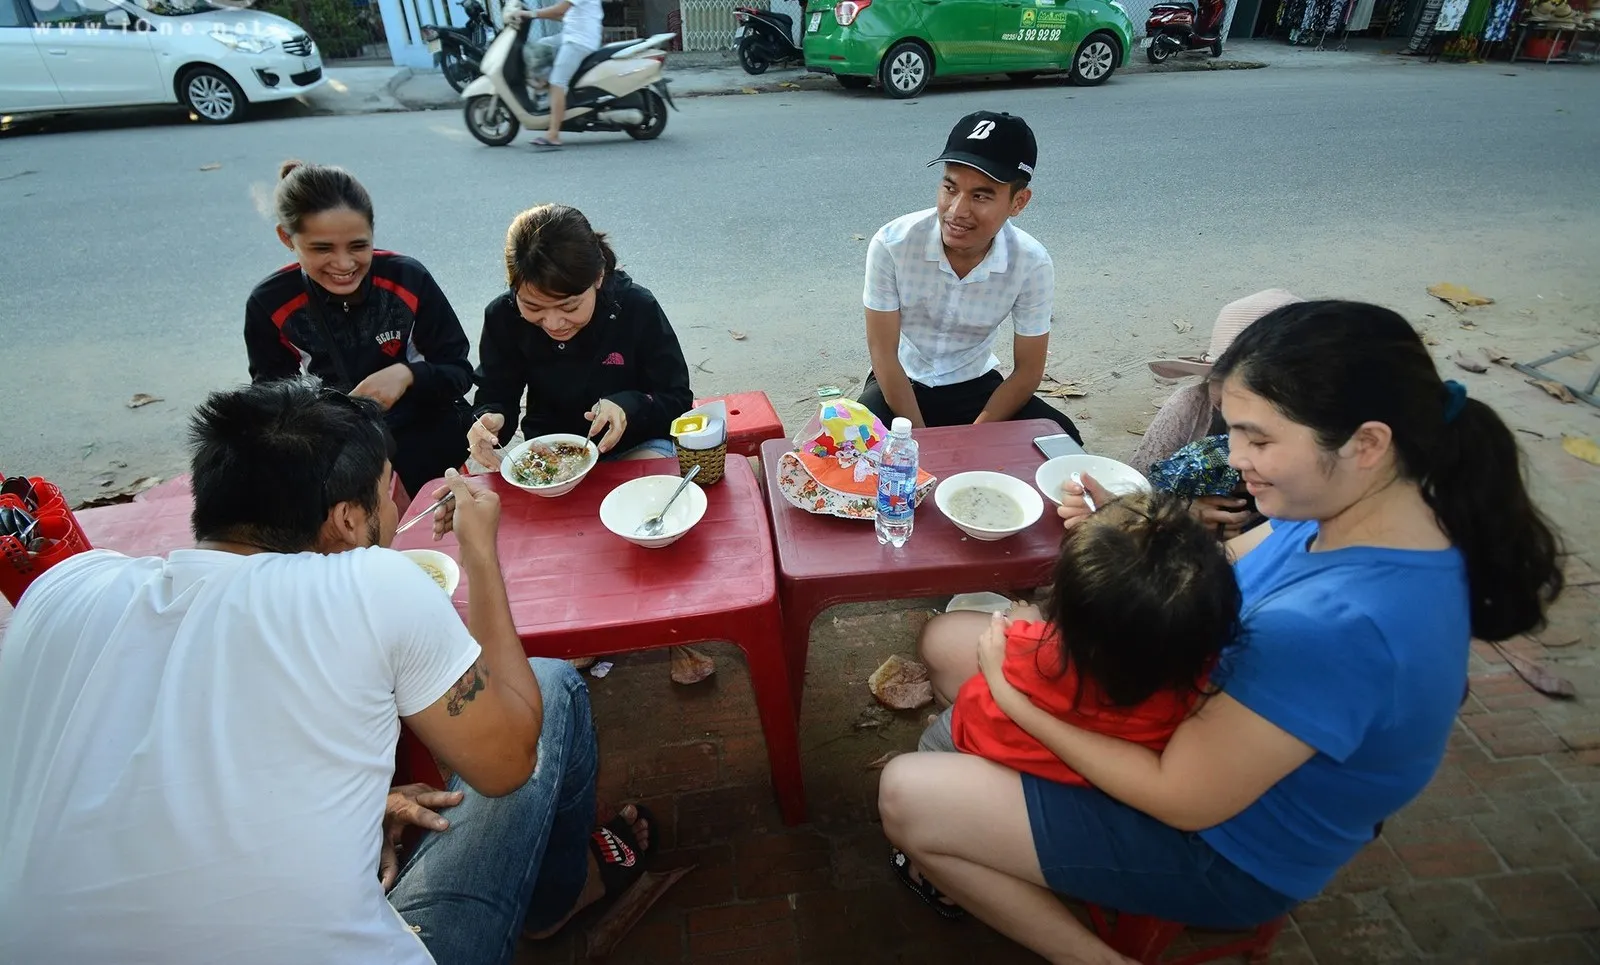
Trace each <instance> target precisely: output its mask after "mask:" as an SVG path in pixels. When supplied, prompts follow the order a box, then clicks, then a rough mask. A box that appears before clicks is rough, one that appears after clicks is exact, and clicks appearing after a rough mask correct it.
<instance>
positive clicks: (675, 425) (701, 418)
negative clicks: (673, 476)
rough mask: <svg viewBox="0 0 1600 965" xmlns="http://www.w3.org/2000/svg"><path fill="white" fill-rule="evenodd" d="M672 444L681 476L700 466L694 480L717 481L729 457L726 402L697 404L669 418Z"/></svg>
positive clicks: (711, 482)
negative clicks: (674, 417)
mask: <svg viewBox="0 0 1600 965" xmlns="http://www.w3.org/2000/svg"><path fill="white" fill-rule="evenodd" d="M672 446H673V448H674V449H675V450H677V453H678V474H679V475H680V476H686V475H688V474H689V470H690V469H692V468H694V467H695V466H699V467H700V472H699V474H697V475H696V476H695V477H694V481H695V482H696V483H699V484H700V485H702V486H710V485H712V484H713V483H716V482H720V481H721V480H722V474H723V471H724V470H725V469H726V467H727V461H728V403H726V402H723V401H717V402H707V403H706V404H704V405H697V406H695V407H694V408H693V409H690V410H689V411H688V412H685V413H684V414H683V415H681V416H679V417H678V418H676V419H674V420H672Z"/></svg>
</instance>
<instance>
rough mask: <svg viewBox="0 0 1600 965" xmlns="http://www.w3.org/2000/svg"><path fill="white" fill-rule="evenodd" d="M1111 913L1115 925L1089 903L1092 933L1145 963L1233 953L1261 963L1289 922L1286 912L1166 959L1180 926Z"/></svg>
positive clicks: (1184, 963)
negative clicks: (1231, 937)
mask: <svg viewBox="0 0 1600 965" xmlns="http://www.w3.org/2000/svg"><path fill="white" fill-rule="evenodd" d="M1114 914H1115V915H1116V916H1117V918H1116V924H1115V926H1113V925H1111V924H1110V923H1109V922H1107V920H1106V913H1105V912H1104V911H1102V910H1101V909H1100V908H1098V907H1096V906H1095V905H1090V906H1089V920H1090V921H1091V922H1093V923H1094V930H1095V934H1097V935H1099V936H1100V940H1101V941H1103V942H1105V943H1106V944H1107V945H1110V946H1111V947H1112V949H1114V950H1115V951H1117V952H1120V953H1121V954H1123V955H1127V956H1129V957H1130V958H1137V959H1138V960H1139V961H1141V962H1144V963H1145V965H1200V963H1202V962H1216V961H1220V960H1222V959H1224V958H1231V957H1233V956H1236V955H1243V956H1244V958H1245V961H1247V962H1249V963H1250V965H1265V963H1266V961H1267V960H1268V959H1269V958H1271V957H1272V945H1273V943H1274V942H1276V941H1277V940H1278V933H1279V932H1281V931H1283V926H1284V925H1285V924H1286V923H1287V922H1288V921H1289V918H1288V916H1287V915H1285V916H1284V917H1282V918H1275V919H1273V920H1272V921H1269V922H1267V923H1266V924H1265V925H1262V926H1261V927H1259V928H1257V929H1256V930H1255V931H1253V932H1250V933H1249V934H1248V935H1246V936H1245V937H1243V938H1239V939H1236V940H1234V941H1231V942H1224V943H1223V944H1221V945H1215V946H1212V947H1211V948H1202V949H1201V950H1199V951H1197V952H1193V953H1191V954H1189V955H1185V956H1184V957H1182V958H1174V959H1171V960H1167V959H1163V958H1162V957H1161V956H1162V954H1163V953H1164V952H1166V950H1167V947H1168V946H1170V945H1171V944H1172V943H1173V942H1174V941H1176V940H1177V938H1178V936H1179V935H1181V934H1183V932H1184V926H1183V925H1180V924H1178V923H1177V922H1173V921H1163V920H1162V919H1160V918H1152V917H1151V916H1149V915H1130V914H1127V913H1125V912H1115V913H1114Z"/></svg>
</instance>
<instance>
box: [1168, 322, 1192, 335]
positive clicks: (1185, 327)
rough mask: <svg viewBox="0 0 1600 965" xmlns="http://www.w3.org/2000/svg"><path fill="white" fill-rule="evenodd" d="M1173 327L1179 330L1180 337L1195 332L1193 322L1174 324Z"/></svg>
mask: <svg viewBox="0 0 1600 965" xmlns="http://www.w3.org/2000/svg"><path fill="white" fill-rule="evenodd" d="M1172 327H1173V328H1175V329H1177V330H1178V334H1179V335H1187V334H1189V333H1190V332H1192V331H1194V323H1193V322H1173V323H1172Z"/></svg>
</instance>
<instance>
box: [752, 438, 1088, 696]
mask: <svg viewBox="0 0 1600 965" xmlns="http://www.w3.org/2000/svg"><path fill="white" fill-rule="evenodd" d="M1060 431H1061V429H1060V427H1059V426H1057V425H1056V424H1055V423H1054V422H1050V421H1048V420H1045V419H1034V420H1030V421H1026V422H1000V423H988V424H985V425H979V426H947V427H942V428H937V429H918V430H917V431H916V432H915V433H914V434H913V438H915V439H916V440H917V442H918V444H919V446H920V453H919V458H920V460H921V465H922V468H923V469H925V470H927V471H928V472H930V473H932V474H933V475H934V476H936V477H938V478H939V479H940V480H943V479H945V478H946V477H949V476H952V475H954V474H956V473H958V472H967V471H970V470H978V469H987V470H991V471H995V472H1003V473H1006V474H1008V475H1012V476H1016V477H1017V478H1018V479H1022V480H1024V481H1026V482H1027V483H1028V484H1029V485H1032V484H1033V474H1034V471H1035V470H1036V469H1038V468H1039V467H1040V466H1041V465H1043V464H1044V457H1043V456H1042V455H1040V454H1039V450H1038V449H1037V448H1035V447H1034V445H1033V440H1034V439H1036V438H1038V437H1039V436H1048V435H1054V434H1056V433H1058V432H1060ZM788 449H789V443H788V442H785V441H773V442H768V443H766V444H765V445H763V446H762V447H761V465H762V467H763V469H764V471H765V472H766V477H767V491H768V492H769V493H770V494H771V498H770V499H769V500H768V504H767V505H768V512H769V513H770V515H771V519H772V534H773V540H774V544H775V546H776V547H777V553H778V594H779V597H780V598H781V600H782V601H783V630H784V652H785V653H786V654H787V655H788V657H789V679H790V681H791V684H792V686H793V687H794V705H795V707H796V709H798V708H799V707H800V700H801V690H802V688H803V685H804V683H805V671H806V654H807V652H808V651H809V649H810V647H811V624H812V621H814V620H815V619H816V618H817V617H818V616H819V615H820V614H821V613H822V611H824V610H826V609H827V608H829V607H831V606H838V605H839V604H841V603H864V602H868V601H871V600H903V599H908V598H911V597H922V596H939V595H943V594H946V593H962V592H966V591H970V590H982V589H995V588H999V589H1031V588H1033V587H1037V586H1044V585H1045V584H1047V583H1049V582H1050V574H1051V570H1052V569H1053V567H1054V566H1055V561H1056V556H1057V554H1058V551H1059V549H1060V545H1061V534H1062V530H1061V521H1060V519H1059V518H1058V517H1057V516H1056V514H1055V511H1054V510H1055V506H1054V504H1053V503H1051V502H1050V501H1049V500H1045V511H1044V515H1043V516H1041V517H1040V519H1039V521H1038V522H1036V523H1034V524H1033V525H1032V526H1030V527H1028V528H1027V529H1025V530H1023V531H1022V532H1020V533H1017V534H1016V535H1015V536H1010V537H1007V538H1006V539H1003V540H998V541H995V542H985V541H983V540H976V539H972V538H971V537H969V536H967V535H966V534H965V533H963V532H962V531H961V530H959V529H957V528H956V526H955V524H954V523H952V522H950V521H949V520H948V519H946V518H945V517H944V514H943V513H940V512H939V510H938V508H937V507H935V506H934V504H933V495H932V494H931V493H930V494H929V495H928V497H927V498H926V499H924V500H923V502H922V505H921V506H919V507H918V509H917V520H916V527H915V528H914V529H913V530H912V533H911V539H910V540H908V541H907V542H906V545H905V546H903V547H901V548H899V549H895V548H894V547H891V546H881V545H879V543H878V538H877V536H876V535H875V534H874V532H873V526H872V523H871V522H868V521H865V520H850V519H839V518H837V517H833V516H819V515H816V514H813V513H808V512H805V511H804V510H800V509H796V508H795V507H794V506H793V505H791V504H790V503H789V501H788V500H786V499H785V498H784V497H783V493H782V492H781V491H780V490H779V489H778V480H777V474H778V463H779V460H780V459H781V458H782V456H783V454H784V453H785V452H786V451H788Z"/></svg>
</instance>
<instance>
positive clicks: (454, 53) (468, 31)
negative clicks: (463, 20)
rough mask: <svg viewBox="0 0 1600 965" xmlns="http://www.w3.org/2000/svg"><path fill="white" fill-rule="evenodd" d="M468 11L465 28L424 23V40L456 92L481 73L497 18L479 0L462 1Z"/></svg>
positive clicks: (459, 91) (462, 89)
mask: <svg viewBox="0 0 1600 965" xmlns="http://www.w3.org/2000/svg"><path fill="white" fill-rule="evenodd" d="M461 9H462V10H464V11H466V14H467V25H466V26H465V27H441V26H439V25H437V24H424V25H423V27H422V39H423V41H424V42H426V43H427V45H428V52H429V53H431V54H433V62H434V63H435V64H437V65H438V66H439V69H440V70H441V71H442V72H443V73H444V79H445V82H446V83H448V84H449V85H450V86H451V87H452V88H454V90H455V92H456V93H457V94H459V93H461V92H462V91H464V90H466V89H467V84H469V83H471V82H472V79H473V78H474V77H476V76H478V72H479V65H480V64H481V63H482V62H483V54H484V51H486V50H488V49H489V38H490V37H493V36H494V33H495V27H494V21H493V20H490V19H489V12H488V11H487V10H485V9H484V8H483V4H482V3H479V2H478V0H462V3H461Z"/></svg>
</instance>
